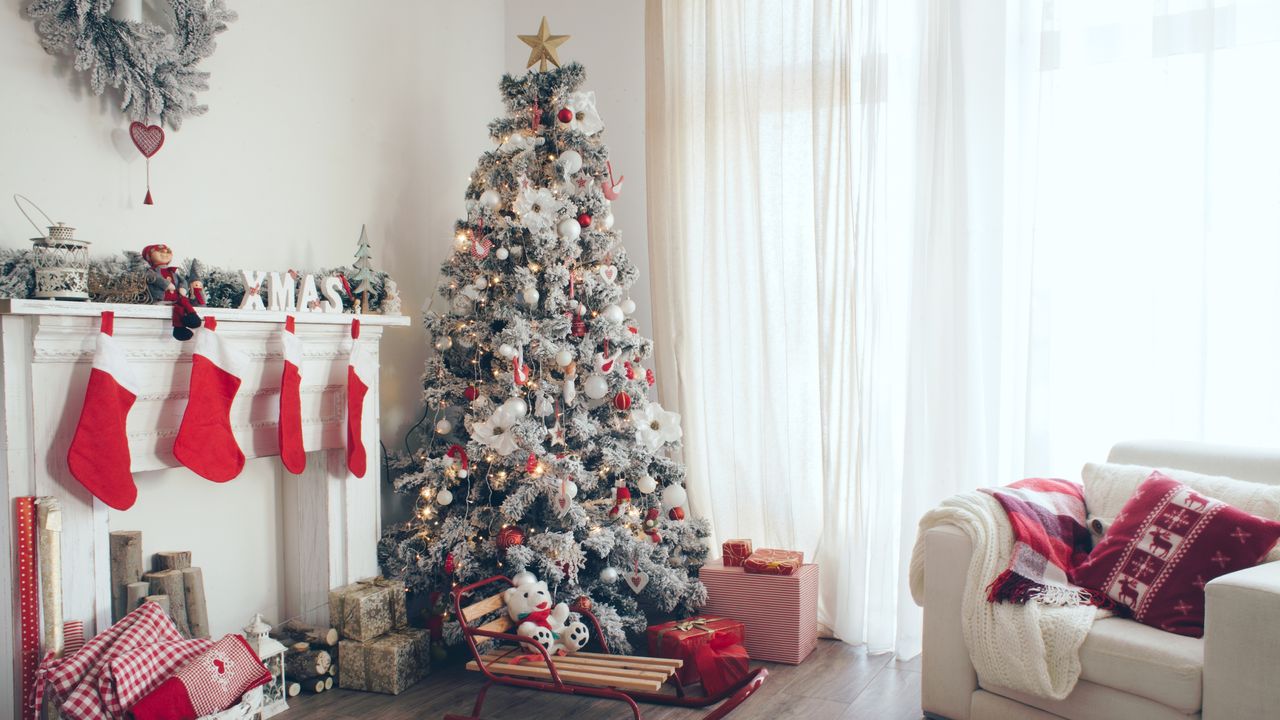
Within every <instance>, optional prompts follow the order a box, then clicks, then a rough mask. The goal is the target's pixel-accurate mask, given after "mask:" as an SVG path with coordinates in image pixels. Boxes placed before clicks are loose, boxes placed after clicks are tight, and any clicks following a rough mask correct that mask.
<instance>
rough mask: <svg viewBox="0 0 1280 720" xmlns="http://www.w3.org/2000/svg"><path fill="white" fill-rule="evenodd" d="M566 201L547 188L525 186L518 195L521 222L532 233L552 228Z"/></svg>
mask: <svg viewBox="0 0 1280 720" xmlns="http://www.w3.org/2000/svg"><path fill="white" fill-rule="evenodd" d="M562 207H564V203H562V202H561V201H560V200H557V199H556V196H555V194H554V193H552V192H551V191H550V190H548V189H546V188H534V187H525V188H524V189H522V190H521V191H520V194H519V195H517V196H516V202H515V210H516V213H518V214H519V215H520V223H521V224H522V225H524V226H525V228H527V229H528V230H529V232H532V233H540V232H544V231H547V230H550V229H551V226H552V225H554V224H555V221H556V215H558V214H559V213H560V208H562Z"/></svg>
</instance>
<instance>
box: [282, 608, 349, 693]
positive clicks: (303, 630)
mask: <svg viewBox="0 0 1280 720" xmlns="http://www.w3.org/2000/svg"><path fill="white" fill-rule="evenodd" d="M271 636H272V637H274V638H275V639H277V640H279V641H280V642H281V643H282V644H283V645H284V646H285V647H287V648H288V649H289V650H288V652H287V653H286V654H285V660H284V663H285V665H284V671H285V677H286V678H288V679H289V683H290V685H292V684H293V683H295V682H296V683H298V686H299V689H300V690H301V692H304V693H308V694H315V693H322V692H324V691H326V690H332V689H333V683H334V679H335V678H336V677H337V676H338V631H337V630H335V629H334V628H323V627H322V628H318V627H314V626H311V625H307V624H306V623H303V622H299V621H297V620H290V621H289V622H286V623H284V624H283V625H281V626H280V627H278V628H276V629H275V630H272V631H271Z"/></svg>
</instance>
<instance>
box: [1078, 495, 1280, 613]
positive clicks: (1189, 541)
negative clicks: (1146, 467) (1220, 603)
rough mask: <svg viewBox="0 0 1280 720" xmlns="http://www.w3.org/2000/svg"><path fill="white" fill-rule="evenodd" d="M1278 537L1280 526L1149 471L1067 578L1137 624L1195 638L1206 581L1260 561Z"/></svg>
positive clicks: (1279, 535)
mask: <svg viewBox="0 0 1280 720" xmlns="http://www.w3.org/2000/svg"><path fill="white" fill-rule="evenodd" d="M1278 539H1280V522H1275V521H1273V520H1267V519H1265V518H1260V517H1257V516H1255V515H1250V514H1249V513H1247V512H1244V511H1242V510H1238V509H1236V508H1234V507H1232V506H1230V505H1228V504H1226V503H1223V502H1219V501H1217V500H1214V499H1212V498H1208V497H1205V496H1203V495H1200V494H1198V493H1196V492H1195V491H1194V490H1192V489H1191V488H1189V487H1187V486H1186V485H1183V484H1182V483H1180V482H1177V481H1175V480H1172V479H1170V478H1168V477H1166V476H1164V475H1162V474H1160V473H1159V472H1152V473H1151V477H1149V478H1147V480H1146V481H1145V482H1143V483H1142V484H1141V485H1139V486H1138V491H1137V492H1136V493H1135V494H1134V496H1133V497H1132V498H1130V499H1129V502H1127V503H1125V505H1124V508H1123V509H1122V510H1121V511H1120V514H1119V515H1117V516H1116V518H1115V522H1114V523H1113V524H1112V525H1111V528H1110V529H1108V530H1107V534H1106V536H1105V537H1103V539H1102V542H1101V543H1099V544H1098V546H1097V547H1095V548H1094V549H1093V552H1092V553H1090V554H1089V559H1088V560H1087V561H1086V562H1085V563H1084V564H1082V565H1079V566H1077V567H1076V569H1075V571H1074V572H1073V573H1072V577H1071V579H1072V580H1073V581H1074V582H1075V583H1076V584H1077V585H1079V586H1081V587H1084V588H1088V589H1090V590H1097V591H1101V592H1103V593H1105V594H1106V595H1107V597H1109V598H1111V599H1112V600H1114V601H1116V602H1117V603H1119V604H1121V605H1124V606H1125V607H1126V608H1128V609H1129V610H1130V611H1131V612H1132V613H1133V616H1134V617H1135V618H1136V619H1137V620H1138V622H1142V623H1146V624H1147V625H1151V626H1153V627H1157V628H1160V629H1161V630H1167V631H1169V632H1175V633H1178V634H1180V635H1189V636H1191V637H1200V636H1201V635H1203V634H1204V586H1205V583H1207V582H1209V581H1210V580H1212V579H1214V578H1215V577H1218V576H1219V575H1225V574H1227V573H1230V572H1235V571H1236V570H1243V569H1244V568H1248V567H1253V566H1254V565H1256V564H1258V562H1259V561H1261V560H1262V558H1263V556H1265V555H1266V554H1267V553H1268V552H1269V551H1270V550H1271V548H1272V547H1274V546H1275V545H1276V541H1277V540H1278Z"/></svg>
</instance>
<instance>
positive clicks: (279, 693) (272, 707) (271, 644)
mask: <svg viewBox="0 0 1280 720" xmlns="http://www.w3.org/2000/svg"><path fill="white" fill-rule="evenodd" d="M270 633H271V627H270V626H269V625H267V624H266V623H265V622H263V621H262V614H261V613H259V614H257V615H255V616H254V618H253V622H251V623H249V624H248V625H247V626H246V627H245V629H244V639H245V640H246V641H248V643H249V647H251V648H253V651H254V652H256V653H258V659H259V660H261V661H262V664H263V665H266V666H267V670H269V671H270V672H271V682H269V683H267V684H266V685H263V686H262V717H263V718H269V717H271V716H272V715H278V714H279V713H282V712H284V711H285V710H288V709H289V703H288V702H287V697H288V692H287V688H288V685H287V684H286V682H285V678H284V654H285V646H284V645H282V644H280V642H279V641H278V640H276V639H275V638H273V637H271V635H270Z"/></svg>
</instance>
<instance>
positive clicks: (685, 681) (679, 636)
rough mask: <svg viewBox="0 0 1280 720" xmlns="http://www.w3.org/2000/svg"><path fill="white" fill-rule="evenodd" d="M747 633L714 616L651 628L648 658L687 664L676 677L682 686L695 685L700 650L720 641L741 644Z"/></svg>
mask: <svg viewBox="0 0 1280 720" xmlns="http://www.w3.org/2000/svg"><path fill="white" fill-rule="evenodd" d="M744 631H745V626H744V625H743V624H742V623H741V622H738V621H737V620H730V619H728V618H723V617H716V616H712V615H697V616H695V617H691V618H689V619H687V620H672V621H671V622H665V623H662V624H660V625H650V626H649V630H648V632H647V636H648V638H649V655H651V656H653V657H666V658H676V659H679V660H684V665H682V666H681V667H680V668H679V669H678V670H676V676H677V677H679V678H680V684H682V685H692V684H693V683H696V682H698V681H699V674H698V665H697V662H696V660H695V656H696V654H697V652H698V650H700V649H701V648H702V647H704V646H706V645H708V644H709V643H710V642H711V641H712V639H714V638H720V637H723V638H724V639H725V640H726V641H731V642H733V643H737V644H742V640H743V633H744Z"/></svg>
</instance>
